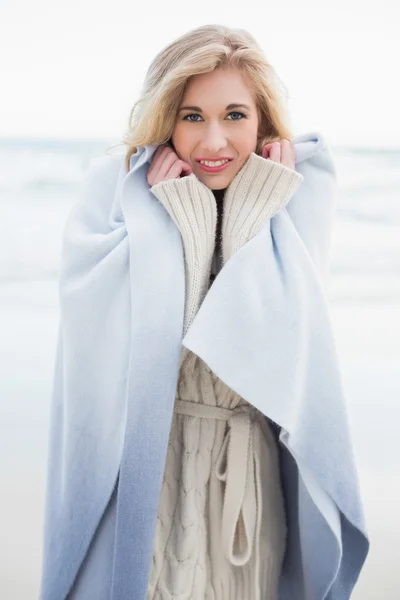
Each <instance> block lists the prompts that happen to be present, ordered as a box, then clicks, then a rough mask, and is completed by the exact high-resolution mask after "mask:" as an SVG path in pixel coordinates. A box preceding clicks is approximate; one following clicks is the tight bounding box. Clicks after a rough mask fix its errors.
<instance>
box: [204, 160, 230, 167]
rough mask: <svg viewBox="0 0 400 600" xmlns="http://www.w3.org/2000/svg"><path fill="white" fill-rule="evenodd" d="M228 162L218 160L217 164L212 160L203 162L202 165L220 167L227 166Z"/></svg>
mask: <svg viewBox="0 0 400 600" xmlns="http://www.w3.org/2000/svg"><path fill="white" fill-rule="evenodd" d="M227 162H229V160H228V159H226V160H217V161H215V162H213V161H211V160H201V161H200V163H201V164H202V165H206V167H219V166H221V165H225V164H226V163H227Z"/></svg>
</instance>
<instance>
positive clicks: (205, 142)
mask: <svg viewBox="0 0 400 600" xmlns="http://www.w3.org/2000/svg"><path fill="white" fill-rule="evenodd" d="M201 145H202V148H203V152H204V154H211V155H212V154H218V152H219V151H220V150H222V149H223V148H226V146H227V141H226V136H225V133H224V131H223V129H222V128H221V127H220V126H219V125H218V124H217V123H215V124H212V123H211V124H210V125H209V126H208V127H207V129H206V130H205V131H204V136H203V138H202V141H201Z"/></svg>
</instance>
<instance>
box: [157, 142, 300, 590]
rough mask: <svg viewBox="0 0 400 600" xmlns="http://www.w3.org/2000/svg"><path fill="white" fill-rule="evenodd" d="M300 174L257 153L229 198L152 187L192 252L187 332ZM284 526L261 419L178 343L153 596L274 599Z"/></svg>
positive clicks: (274, 458)
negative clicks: (222, 274) (224, 271)
mask: <svg viewBox="0 0 400 600" xmlns="http://www.w3.org/2000/svg"><path fill="white" fill-rule="evenodd" d="M302 179H303V177H302V175H300V174H299V173H297V172H296V171H294V170H292V169H289V168H287V167H285V166H284V165H281V164H278V163H275V162H273V161H271V160H266V159H264V158H262V157H260V156H258V155H256V154H254V153H252V154H250V157H249V159H248V161H247V162H246V163H245V165H244V166H243V167H242V169H241V170H240V171H239V173H238V174H237V175H236V177H235V178H234V179H233V181H232V182H231V184H230V186H229V187H228V188H227V190H226V192H225V196H224V199H223V207H222V208H223V217H222V231H221V238H220V240H216V229H217V205H216V200H215V197H214V194H213V193H212V192H211V190H210V189H209V188H208V187H207V186H205V185H204V184H203V183H202V182H200V180H198V179H197V177H196V176H195V175H194V174H192V175H190V176H187V177H182V178H180V179H170V180H167V181H162V182H160V183H158V184H156V185H155V186H153V187H152V188H151V191H152V192H153V194H154V195H155V196H156V197H157V198H158V199H159V200H160V202H162V204H163V205H164V207H165V209H166V210H167V211H168V213H169V214H170V216H171V218H172V219H173V220H174V222H175V223H176V225H177V226H178V228H179V230H180V232H181V236H182V242H183V248H184V256H185V277H186V297H185V317H184V331H183V334H185V333H186V331H187V329H188V327H189V326H190V324H191V323H192V321H193V318H194V317H195V315H196V313H197V311H198V309H199V307H200V305H201V303H202V301H203V300H204V297H205V295H206V294H207V291H208V289H209V287H210V285H211V281H210V278H211V279H212V274H213V273H214V276H215V275H217V274H218V272H219V271H220V269H221V268H222V266H223V265H224V264H225V263H226V262H227V261H228V260H229V258H230V257H231V256H232V254H233V253H234V252H236V251H237V250H239V249H240V248H241V247H242V246H243V244H245V243H246V242H247V241H248V240H250V239H251V238H252V237H253V236H254V235H255V234H256V233H257V232H258V231H259V230H260V228H261V226H262V225H263V224H264V223H265V222H266V220H267V219H269V218H271V217H272V216H273V215H274V214H275V213H276V212H277V211H278V210H280V209H281V208H282V207H284V206H285V204H286V203H287V202H288V201H289V199H290V198H291V196H292V195H293V193H294V192H295V190H296V189H297V187H298V186H299V184H300V183H301V180H302ZM285 540H286V519H285V512H284V504H283V496H282V491H281V486H280V476H279V459H278V452H277V448H276V442H275V438H274V436H273V433H272V431H271V429H270V426H269V425H268V421H267V419H266V418H265V416H264V415H263V414H262V413H260V412H259V411H258V410H257V409H256V408H255V407H253V406H252V405H250V404H249V403H248V402H247V401H246V400H245V399H244V398H241V397H240V396H238V395H237V394H236V393H235V392H234V391H233V390H231V389H230V388H229V387H228V386H227V385H225V383H224V382H223V381H221V380H220V379H219V378H218V377H217V376H216V375H215V374H214V373H213V372H212V371H211V370H210V369H209V367H208V366H207V365H206V364H205V363H204V362H203V361H202V360H201V359H200V358H199V357H198V356H196V355H195V354H193V353H192V352H191V351H189V350H187V349H186V348H184V347H182V355H181V368H180V377H179V381H178V386H177V391H176V402H175V410H174V415H173V419H172V425H171V431H170V437H169V444H168V452H167V457H166V463H165V470H164V478H163V483H162V489H161V495H160V501H159V509H158V518H157V523H156V531H155V539H154V550H153V561H152V565H151V573H150V579H149V586H148V595H147V600H172V599H174V600H228V599H229V600H277V594H278V581H279V575H280V570H281V566H282V561H283V557H284V552H285Z"/></svg>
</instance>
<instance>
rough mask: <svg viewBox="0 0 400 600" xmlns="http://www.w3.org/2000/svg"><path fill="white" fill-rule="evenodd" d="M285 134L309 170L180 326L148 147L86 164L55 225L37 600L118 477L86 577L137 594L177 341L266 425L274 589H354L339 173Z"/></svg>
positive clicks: (302, 139) (165, 220)
mask: <svg viewBox="0 0 400 600" xmlns="http://www.w3.org/2000/svg"><path fill="white" fill-rule="evenodd" d="M294 142H295V150H296V170H297V171H298V172H300V173H301V174H302V175H303V176H304V180H303V181H302V183H301V185H300V187H299V188H298V190H297V191H296V192H295V194H294V195H293V197H292V199H291V200H290V201H289V203H288V204H287V206H286V207H285V208H284V209H282V210H281V211H279V212H278V213H277V214H276V215H275V216H274V217H272V219H270V220H268V221H267V222H266V223H265V225H264V226H263V227H262V229H261V230H260V231H259V232H258V234H257V235H255V236H254V237H253V238H252V239H251V240H250V241H248V242H247V243H246V244H245V245H244V246H243V247H242V248H241V249H240V250H238V251H237V252H236V253H235V254H234V255H233V256H232V257H231V258H230V259H229V260H228V261H227V263H226V264H225V265H224V266H223V268H222V270H221V271H220V273H219V274H218V276H217V278H216V279H215V281H214V283H213V285H212V287H211V288H210V290H209V292H208V294H207V296H206V298H205V300H204V302H203V303H202V305H201V307H200V309H199V312H198V313H197V315H196V317H195V318H194V321H193V323H192V325H191V326H190V328H189V330H188V331H187V333H186V335H185V337H184V338H183V340H182V326H183V313H184V297H185V276H184V256H183V246H182V240H181V236H180V232H179V230H178V228H177V227H176V225H175V224H174V222H173V221H172V220H171V218H170V216H169V215H168V213H167V211H166V210H165V208H164V207H163V206H162V204H161V203H160V202H159V201H158V200H157V199H156V198H155V196H154V195H153V194H152V193H151V192H150V190H149V185H148V183H147V179H146V173H147V170H148V168H149V163H150V161H151V157H152V155H153V153H154V151H155V149H156V146H150V147H145V148H141V149H139V152H137V153H136V154H135V155H134V156H133V157H132V158H131V163H130V171H129V174H127V173H126V172H125V170H124V157H123V156H105V157H102V158H100V159H97V160H96V161H95V162H94V163H93V164H92V166H91V168H90V169H89V170H88V172H87V174H86V177H85V180H84V182H83V184H82V189H81V194H80V197H79V199H78V201H77V202H76V204H75V206H74V207H73V210H72V211H71V213H70V215H69V217H68V219H67V222H66V225H65V230H64V238H63V254H62V265H61V273H60V325H59V336H58V347H57V356H56V364H55V373H54V388H53V395H52V405H51V431H50V438H49V463H48V483H47V499H46V521H45V532H44V554H43V574H42V586H41V596H40V597H41V599H42V600H65V599H66V598H67V595H68V592H69V590H70V589H71V587H72V585H73V582H74V580H75V578H76V576H77V573H78V571H79V568H80V566H81V564H82V562H83V560H84V558H85V556H89V554H90V552H91V548H89V545H90V543H91V541H92V539H93V537H94V534H95V532H96V529H97V528H98V526H99V522H100V519H101V517H102V515H103V514H104V512H105V510H106V507H107V504H108V502H109V500H110V497H111V495H112V493H113V491H114V492H115V494H114V496H115V498H116V504H115V506H116V513H115V522H116V526H115V528H113V535H112V536H110V537H109V542H108V544H109V545H110V548H108V552H109V556H111V557H113V560H109V561H108V562H109V572H108V574H106V573H105V571H106V570H107V569H103V568H100V565H98V567H97V569H96V565H95V567H94V570H93V572H94V573H95V575H94V576H93V577H94V578H97V579H101V577H103V576H104V578H106V577H108V578H109V580H110V581H111V584H110V585H111V592H110V593H109V596H108V595H107V596H105V597H104V598H108V597H109V598H110V599H112V600H127V599H128V598H129V599H132V600H133V599H134V600H145V599H146V592H147V582H148V577H149V572H150V565H151V558H152V544H153V537H154V532H155V524H156V516H157V509H158V502H159V495H160V491H161V483H162V476H163V471H164V465H165V459H166V452H167V444H168V437H169V431H170V427H171V421H172V412H173V407H174V401H175V391H176V386H177V381H178V375H179V360H180V354H181V348H182V343H183V344H184V346H186V347H187V348H189V349H190V350H192V351H193V352H195V353H196V354H198V355H199V356H200V357H201V358H202V359H203V360H204V361H205V362H206V363H207V364H208V365H209V367H210V368H211V369H212V370H213V371H214V372H215V373H216V375H217V376H218V377H220V378H221V379H222V380H223V381H224V382H225V383H226V384H227V385H229V386H230V387H231V388H232V389H233V390H235V391H236V392H237V393H238V394H240V395H241V396H242V397H243V398H245V399H246V400H247V401H248V402H250V403H252V404H253V405H254V406H256V407H257V408H258V409H259V410H261V411H262V412H263V413H264V414H265V415H266V418H268V419H269V420H270V421H271V422H273V424H274V431H275V433H276V435H277V439H278V440H279V448H280V459H281V472H282V482H283V486H284V494H285V503H286V510H287V518H288V527H289V537H288V547H287V554H286V557H285V562H284V567H283V571H282V578H281V586H280V596H279V600H324V599H325V600H347V599H348V598H350V595H351V592H352V589H353V587H354V585H355V583H356V581H357V578H358V576H359V573H360V570H361V568H362V566H363V563H364V561H365V559H366V556H367V554H368V550H369V539H368V535H367V532H366V525H365V521H364V513H363V506H362V502H361V498H360V493H359V481H358V476H357V470H356V467H355V464H354V454H353V448H352V444H351V433H350V431H349V423H348V418H347V414H346V404H345V398H344V395H343V388H342V382H341V375H340V372H339V368H338V357H337V353H336V349H335V344H334V338H333V334H332V326H331V320H330V314H329V306H328V304H327V299H326V294H325V288H324V282H325V278H326V275H327V272H328V260H329V245H330V233H331V227H332V221H333V216H334V210H335V200H336V173H335V168H334V164H333V162H332V157H331V153H330V151H329V148H328V147H327V146H326V144H325V141H324V139H323V137H322V136H321V135H320V134H319V133H316V132H311V133H305V134H302V135H298V136H295V138H294ZM105 539H106V538H105ZM105 543H106V542H104V544H105ZM111 546H112V547H111ZM97 583H98V582H97ZM89 587H90V586H89ZM91 589H95V585H94V581H93V587H92V588H91ZM82 597H83V598H85V600H90V599H91V598H93V600H103V599H100V598H99V597H98V596H94V595H93V594H92V595H91V594H90V592H88V593H87V595H84V596H82Z"/></svg>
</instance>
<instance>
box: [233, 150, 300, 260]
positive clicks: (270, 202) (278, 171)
mask: <svg viewBox="0 0 400 600" xmlns="http://www.w3.org/2000/svg"><path fill="white" fill-rule="evenodd" d="M303 179H304V177H303V175H301V173H298V172H297V171H295V170H293V169H289V167H286V166H285V165H282V164H281V163H277V162H275V161H273V160H270V159H266V158H263V157H262V156H258V154H255V153H254V152H252V153H251V154H250V156H249V158H248V160H247V161H246V163H245V164H244V166H243V167H242V168H241V169H240V171H239V172H238V173H237V174H236V176H235V177H234V179H233V181H232V182H231V184H230V186H229V187H228V189H227V191H226V194H225V197H224V213H223V221H222V238H223V239H224V243H223V247H222V253H223V261H224V263H225V262H226V261H227V260H228V258H229V257H230V256H231V255H232V254H233V253H234V252H236V250H238V248H240V247H241V246H242V245H243V244H244V243H245V242H246V241H247V239H250V238H252V237H253V236H254V235H255V234H256V233H258V231H259V230H260V228H261V227H262V225H263V224H264V223H265V221H266V220H267V219H270V218H272V217H273V216H274V215H275V214H276V213H277V212H278V211H279V210H281V209H282V208H283V207H284V206H285V205H286V204H287V203H288V202H289V200H290V198H291V197H292V196H293V194H294V193H295V191H296V190H297V188H298V187H299V185H300V183H301V182H302V181H303Z"/></svg>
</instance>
